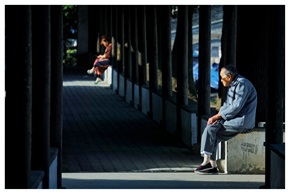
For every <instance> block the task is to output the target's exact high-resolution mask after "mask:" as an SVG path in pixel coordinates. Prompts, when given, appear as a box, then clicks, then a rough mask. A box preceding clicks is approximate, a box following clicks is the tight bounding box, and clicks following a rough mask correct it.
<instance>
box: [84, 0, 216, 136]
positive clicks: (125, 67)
mask: <svg viewBox="0 0 289 193" xmlns="http://www.w3.org/2000/svg"><path fill="white" fill-rule="evenodd" d="M201 7H202V8H201V9H203V10H204V11H202V12H204V14H202V15H200V18H203V21H204V22H205V24H204V25H206V26H205V31H204V30H203V32H204V34H205V35H204V38H203V39H200V45H202V44H203V45H205V47H204V48H203V50H202V51H200V56H201V57H202V58H203V59H204V61H203V60H201V61H200V66H203V68H202V69H201V70H203V74H204V73H208V74H210V57H209V56H210V28H209V26H210V19H209V18H210V17H209V15H210V9H211V7H210V6H201ZM190 9H192V7H191V6H185V5H184V6H179V11H178V18H179V21H178V30H177V35H176V36H177V37H176V41H177V39H178V41H177V42H176V43H177V44H178V45H179V46H178V49H176V53H177V60H176V64H173V63H172V46H171V6H169V5H161V6H155V5H148V6H93V8H91V9H90V10H91V11H94V12H97V13H98V14H93V15H94V16H91V17H90V18H89V21H90V23H89V25H96V26H98V29H97V30H96V31H95V32H94V33H91V34H90V35H89V39H94V36H98V38H99V36H101V35H102V34H108V35H110V36H111V37H112V39H113V43H114V45H113V48H114V52H113V58H112V60H113V63H114V68H115V69H117V71H118V76H120V75H123V76H124V78H125V79H126V80H127V79H128V80H130V81H132V82H133V83H136V84H138V85H139V89H140V90H139V96H140V97H139V100H140V102H139V104H141V100H142V98H141V96H142V94H141V87H142V86H148V87H149V91H150V99H149V100H150V109H151V111H150V112H152V102H151V101H152V93H153V92H159V91H161V93H162V98H163V108H164V109H163V110H165V105H164V104H165V100H167V99H171V98H172V95H173V92H172V76H173V71H175V72H176V78H177V80H178V91H177V97H176V101H175V102H176V103H177V106H178V110H177V114H180V108H181V107H182V106H186V105H188V73H191V72H188V66H189V65H192V64H191V61H192V60H190V58H191V57H192V56H191V53H189V51H191V50H192V37H189V34H191V35H192V32H191V30H190V29H191V27H192V23H189V21H190V22H191V21H192V20H191V18H189V17H188V14H189V13H190V16H192V10H190ZM96 15H97V17H96ZM100 16H102V18H103V20H99V19H98V18H100ZM200 23H201V22H200ZM202 26H203V25H202ZM202 26H200V27H202ZM97 32H99V33H97ZM188 32H190V33H188ZM189 40H190V41H189ZM202 63H206V64H207V65H203V64H202ZM147 64H148V65H147ZM147 66H148V69H149V70H148V71H147ZM160 71H161V73H162V79H159V72H160ZM147 77H148V79H147ZM200 78H201V81H200V82H203V83H204V86H201V88H202V87H206V88H207V87H208V88H209V89H203V90H202V94H203V96H206V97H203V98H202V97H200V98H199V100H200V101H201V104H202V105H199V111H198V113H199V114H202V115H204V114H206V115H207V114H210V104H209V102H208V101H209V100H210V76H203V78H202V77H200ZM117 82H118V84H119V77H118V81H117ZM124 85H125V89H124V90H126V87H127V85H126V81H125V83H124ZM160 85H161V86H160ZM118 88H119V85H118ZM131 90H132V93H133V94H134V86H133V84H132V89H131ZM202 101H203V102H202ZM150 115H151V114H150ZM164 116H165V115H164ZM178 119H179V120H180V117H179V118H178ZM163 120H165V117H163ZM163 122H164V123H165V121H163ZM179 124H180V122H179ZM178 128H181V127H178ZM178 132H180V130H179V131H178Z"/></svg>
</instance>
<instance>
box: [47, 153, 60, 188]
mask: <svg viewBox="0 0 289 193" xmlns="http://www.w3.org/2000/svg"><path fill="white" fill-rule="evenodd" d="M57 155H58V149H57V148H50V167H49V189H57V166H58V156H57Z"/></svg>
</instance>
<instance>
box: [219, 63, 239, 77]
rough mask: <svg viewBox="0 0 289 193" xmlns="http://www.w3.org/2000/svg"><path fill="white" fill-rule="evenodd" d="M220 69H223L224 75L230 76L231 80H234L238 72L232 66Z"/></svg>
mask: <svg viewBox="0 0 289 193" xmlns="http://www.w3.org/2000/svg"><path fill="white" fill-rule="evenodd" d="M222 69H225V72H224V73H225V75H228V74H231V76H232V78H235V77H236V76H237V75H238V70H237V68H236V67H235V66H234V65H231V64H230V65H227V66H224V67H223V68H222Z"/></svg>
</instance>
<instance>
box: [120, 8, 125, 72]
mask: <svg viewBox="0 0 289 193" xmlns="http://www.w3.org/2000/svg"><path fill="white" fill-rule="evenodd" d="M120 25H121V26H120V36H121V41H120V51H121V67H122V70H121V71H120V72H122V73H124V72H125V51H124V44H125V38H124V37H125V30H124V6H121V7H120Z"/></svg>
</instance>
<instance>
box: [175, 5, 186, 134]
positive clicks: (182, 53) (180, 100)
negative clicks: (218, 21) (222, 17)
mask: <svg viewBox="0 0 289 193" xmlns="http://www.w3.org/2000/svg"><path fill="white" fill-rule="evenodd" d="M178 10H179V11H178V19H179V20H180V22H178V25H180V27H178V30H180V31H181V32H182V33H181V34H183V36H182V43H181V44H180V45H179V55H178V59H177V66H178V69H177V82H178V91H177V125H178V126H177V133H176V134H177V135H178V137H181V133H182V122H181V107H182V106H184V105H187V104H188V33H186V32H187V31H188V6H184V5H182V6H179V9H178Z"/></svg>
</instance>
